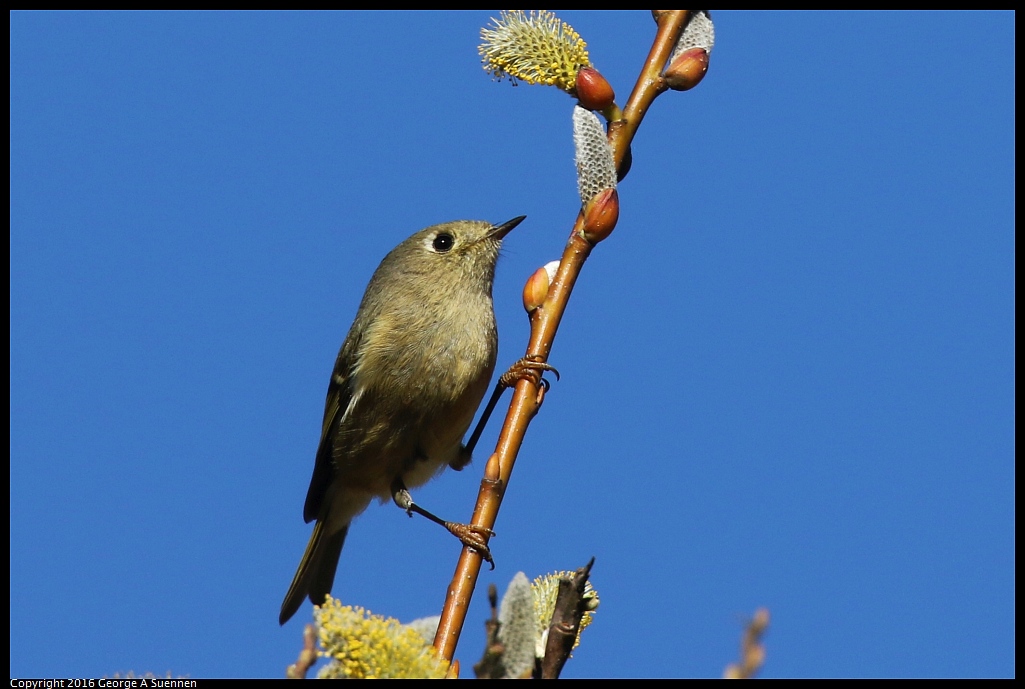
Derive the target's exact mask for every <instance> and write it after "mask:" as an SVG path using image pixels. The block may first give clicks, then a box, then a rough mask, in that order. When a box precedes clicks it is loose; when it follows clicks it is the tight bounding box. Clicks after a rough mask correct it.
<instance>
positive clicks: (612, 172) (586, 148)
mask: <svg viewBox="0 0 1025 689" xmlns="http://www.w3.org/2000/svg"><path fill="white" fill-rule="evenodd" d="M573 144H574V146H575V147H576V158H577V187H578V188H579V190H580V202H581V203H587V202H588V201H590V200H591V199H592V198H594V195H595V194H597V193H598V192H601V191H604V190H606V189H615V188H616V163H615V160H614V159H613V157H612V146H611V145H609V140H608V137H606V135H605V127H603V126H602V124H601V120H599V119H598V116H597V115H595V114H594V113H593V112H591V111H590V110H585V109H584V108H581V107H580V106H579V105H578V106H576V107H574V108H573Z"/></svg>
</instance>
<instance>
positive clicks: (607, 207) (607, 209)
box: [583, 189, 619, 244]
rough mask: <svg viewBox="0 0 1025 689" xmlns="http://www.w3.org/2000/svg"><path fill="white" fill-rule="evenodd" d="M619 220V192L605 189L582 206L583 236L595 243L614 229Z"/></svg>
mask: <svg viewBox="0 0 1025 689" xmlns="http://www.w3.org/2000/svg"><path fill="white" fill-rule="evenodd" d="M617 222H619V192H618V191H616V190H615V189H606V190H604V191H600V192H598V193H597V194H595V195H594V197H593V198H592V199H591V200H590V201H588V202H587V205H585V206H584V227H583V233H584V237H586V238H587V240H588V241H589V242H591V243H592V244H597V243H598V242H600V241H602V240H603V239H605V238H606V237H608V236H609V235H610V234H612V230H614V229H616V223H617Z"/></svg>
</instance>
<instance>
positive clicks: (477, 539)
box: [445, 522, 495, 569]
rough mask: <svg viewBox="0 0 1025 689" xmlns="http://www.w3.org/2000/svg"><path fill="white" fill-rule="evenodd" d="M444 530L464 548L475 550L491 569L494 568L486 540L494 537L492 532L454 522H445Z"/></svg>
mask: <svg viewBox="0 0 1025 689" xmlns="http://www.w3.org/2000/svg"><path fill="white" fill-rule="evenodd" d="M445 528H446V529H448V531H449V533H451V534H452V535H453V536H455V537H456V538H458V539H459V542H460V543H462V544H463V545H464V546H466V547H467V548H472V549H473V550H476V551H477V553H478V554H479V555H480V556H481V557H482V558H484V561H485V562H487V563H488V564H489V565H491V569H494V568H495V558H493V557H491V548H489V547H488V540H487V539H489V538H492V537H494V535H495V532H494V531H492V530H491V529H489V528H487V527H484V526H474V525H473V524H457V523H456V522H445Z"/></svg>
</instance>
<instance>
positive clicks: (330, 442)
mask: <svg viewBox="0 0 1025 689" xmlns="http://www.w3.org/2000/svg"><path fill="white" fill-rule="evenodd" d="M353 349H354V348H353V347H350V346H349V343H348V342H346V343H345V345H344V346H343V347H342V349H341V351H340V352H338V359H336V360H335V370H334V372H332V374H331V382H330V383H329V384H328V386H327V401H326V402H325V403H324V425H323V427H322V428H321V431H320V446H319V447H318V448H317V461H316V464H314V465H313V477H312V478H311V479H310V489H309V490H308V491H307V493H306V506H305V507H304V508H303V519H305V520H306V522H307V523H309V522H311V521H313V520H314V519H317V518H318V517H319V516H320V509H321V507H322V506H323V504H324V496H325V495H326V494H327V489H328V487H329V486H330V485H331V481H332V480H333V479H334V474H335V467H334V461H333V454H334V452H333V450H334V443H335V440H336V439H337V437H338V424H339V423H340V422H341V420H342V417H343V416H344V415H345V412H346V411H347V410H348V408H349V406H350V403H351V402H352V377H351V375H350V372H351V371H352V370H353V369H352V363H353V362H352V361H351V359H352V356H351V352H352V350H353Z"/></svg>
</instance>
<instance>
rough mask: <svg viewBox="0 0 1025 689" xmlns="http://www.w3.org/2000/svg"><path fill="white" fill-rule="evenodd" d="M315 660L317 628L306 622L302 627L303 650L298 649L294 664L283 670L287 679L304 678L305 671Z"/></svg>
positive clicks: (308, 669)
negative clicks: (297, 657)
mask: <svg viewBox="0 0 1025 689" xmlns="http://www.w3.org/2000/svg"><path fill="white" fill-rule="evenodd" d="M316 662H317V629H316V628H315V627H314V626H313V625H312V624H308V625H306V627H304V628H303V650H301V651H299V659H298V660H296V661H295V665H289V666H288V669H286V670H285V677H287V678H288V679H306V673H307V672H309V671H310V668H311V667H313V665H314V664H315V663H316Z"/></svg>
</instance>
